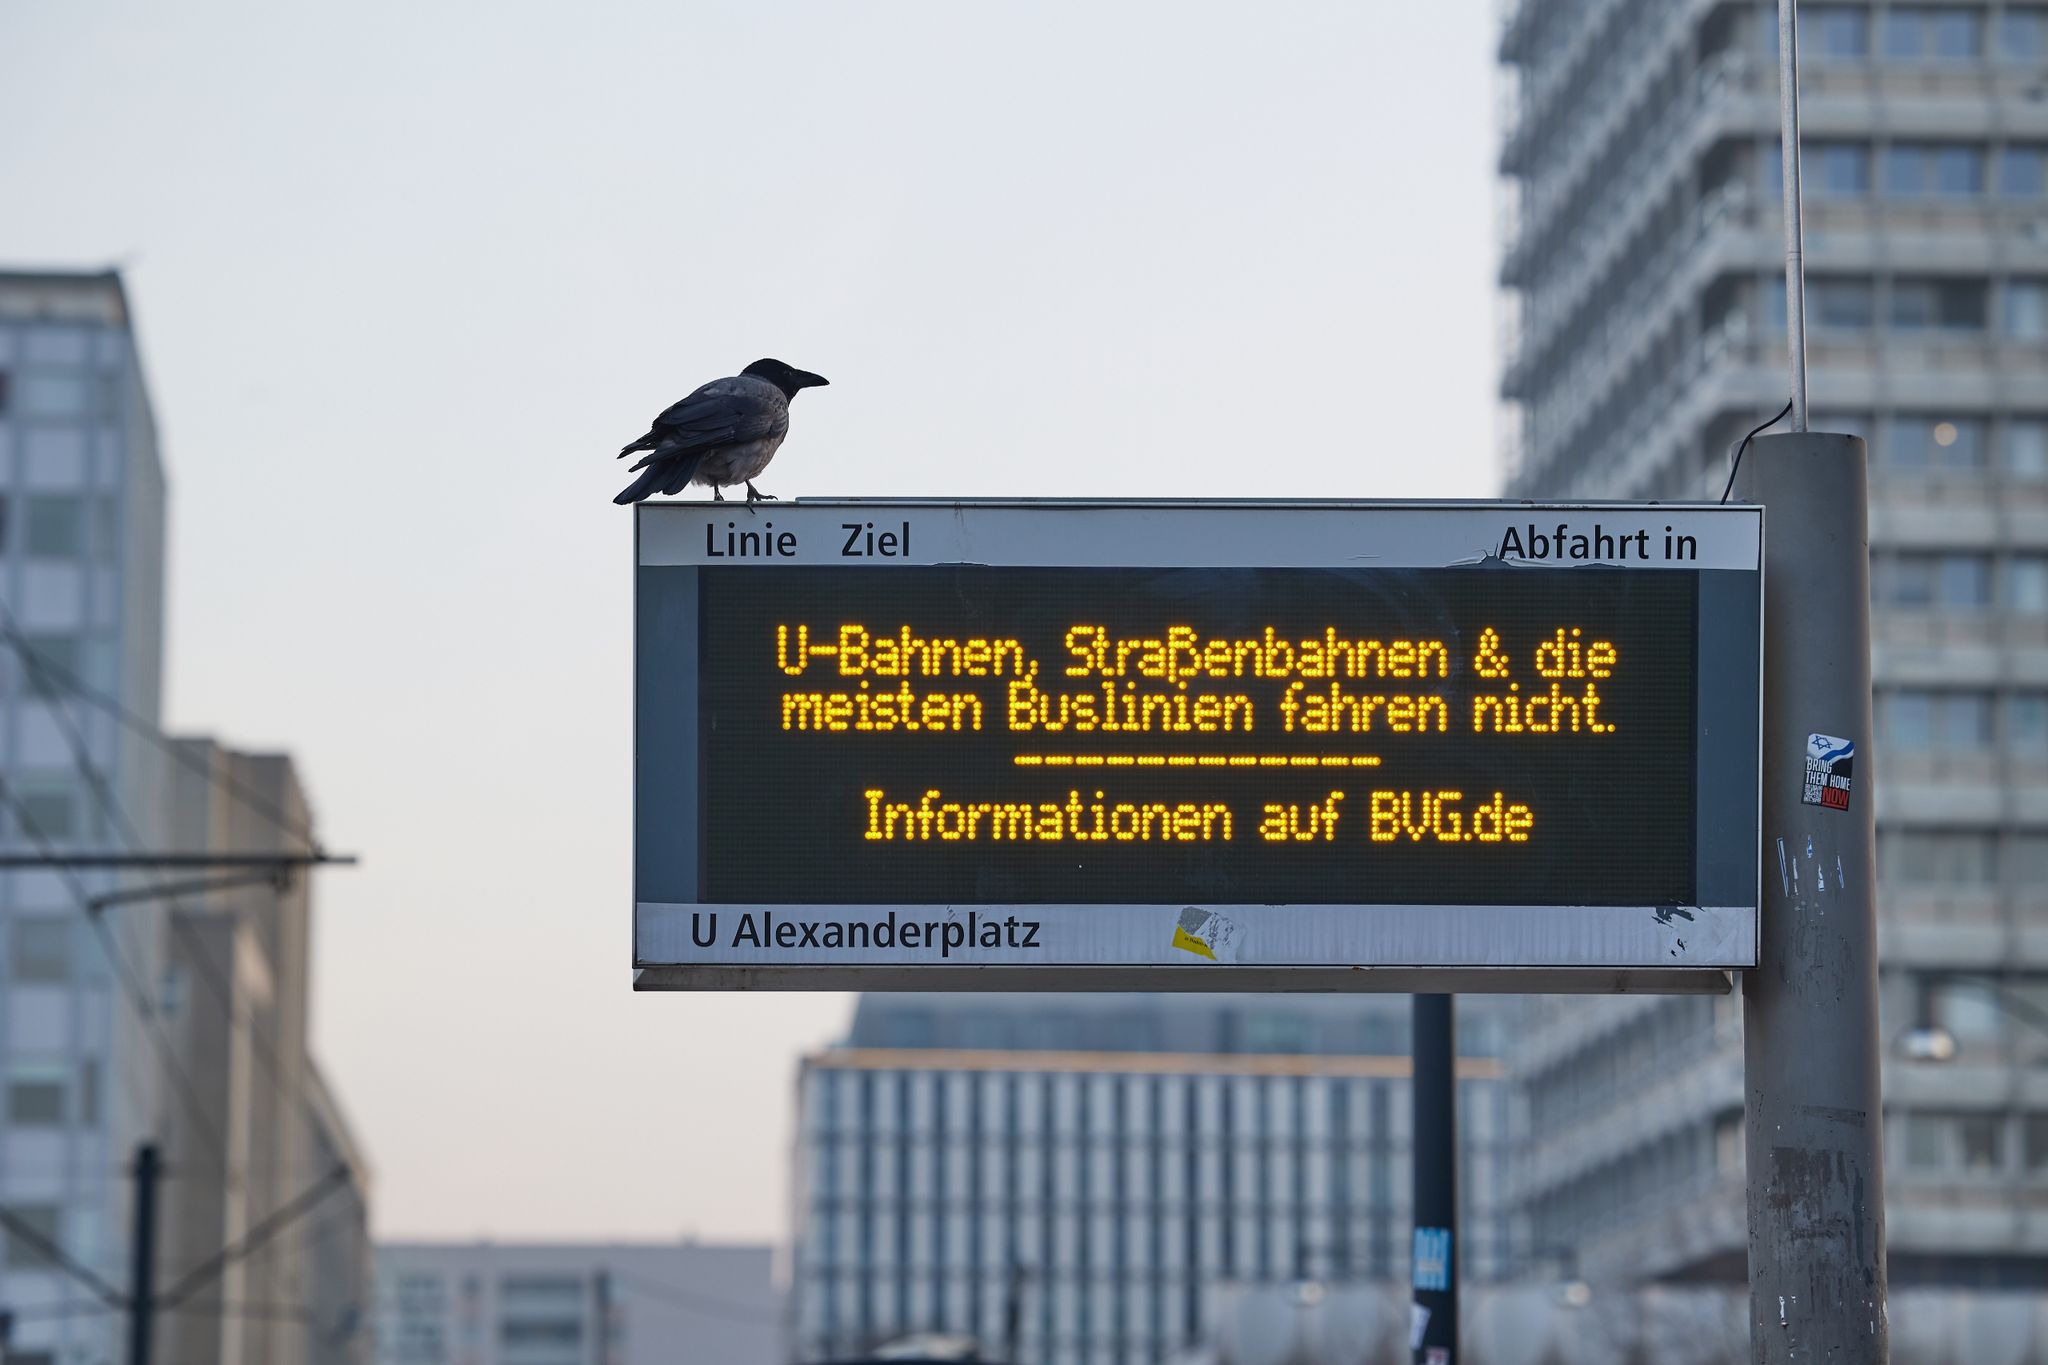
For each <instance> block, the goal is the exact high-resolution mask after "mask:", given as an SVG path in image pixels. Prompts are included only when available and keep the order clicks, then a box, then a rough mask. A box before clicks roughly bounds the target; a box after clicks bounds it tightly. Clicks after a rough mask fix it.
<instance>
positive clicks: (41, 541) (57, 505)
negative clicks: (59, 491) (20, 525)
mask: <svg viewBox="0 0 2048 1365" xmlns="http://www.w3.org/2000/svg"><path fill="white" fill-rule="evenodd" d="M27 502H28V505H27V519H28V524H27V527H26V534H27V541H28V552H29V553H30V554H32V555H40V556H44V557H46V558H51V559H68V558H74V557H76V556H77V555H79V554H80V553H82V552H83V551H84V549H85V504H84V502H83V501H82V500H80V499H78V498H75V497H66V496H63V495H39V494H31V495H30V496H29V498H28V500H27Z"/></svg>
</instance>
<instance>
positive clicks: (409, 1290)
mask: <svg viewBox="0 0 2048 1365" xmlns="http://www.w3.org/2000/svg"><path fill="white" fill-rule="evenodd" d="M773 1272H774V1253H773V1252H772V1251H771V1250H770V1249H769V1248H768V1247H765V1246H721V1245H713V1244H709V1243H698V1242H673V1243H656V1242H624V1243H616V1242H615V1243H579V1242H562V1243H545V1242H536V1243H521V1242H471V1243H461V1242H393V1243H386V1244H384V1245H382V1246H379V1247H378V1248H377V1304H376V1339H377V1356H376V1360H377V1365H671V1362H675V1361H706V1362H712V1361H715V1362H717V1365H782V1362H783V1361H785V1360H787V1359H789V1356H788V1353H787V1350H786V1348H785V1343H784V1336H785V1324H784V1321H783V1308H782V1300H781V1295H780V1294H779V1293H778V1292H777V1291H776V1288H775V1283H774V1273H773Z"/></svg>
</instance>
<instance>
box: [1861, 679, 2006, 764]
mask: <svg viewBox="0 0 2048 1365" xmlns="http://www.w3.org/2000/svg"><path fill="white" fill-rule="evenodd" d="M1883 724H1884V740H1885V743H1887V744H1889V745H1890V746H1891V747H1892V748H1894V749H1898V750H1914V751H1925V750H1930V749H1941V750H1948V751H1968V750H1972V749H1984V748H1988V747H1990V744H1991V694H1990V693H1989V692H1931V691H1927V690H1925V689H1922V688H1902V689H1900V690H1898V691H1896V692H1891V693H1888V694H1886V695H1885V697H1884V720H1883Z"/></svg>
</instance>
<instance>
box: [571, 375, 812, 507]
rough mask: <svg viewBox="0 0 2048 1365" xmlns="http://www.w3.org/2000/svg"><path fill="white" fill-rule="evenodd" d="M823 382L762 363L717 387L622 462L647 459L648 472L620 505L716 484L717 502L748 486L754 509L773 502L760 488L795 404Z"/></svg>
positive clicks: (658, 427)
mask: <svg viewBox="0 0 2048 1365" xmlns="http://www.w3.org/2000/svg"><path fill="white" fill-rule="evenodd" d="M825 382H826V381H825V378H824V376H823V375H816V374H812V373H810V372H809V371H807V370H799V369H796V368H795V367H793V366H790V365H785V364H783V363H782V362H781V361H779V360H757V361H755V362H754V363H753V364H751V365H749V366H747V368H745V369H744V370H741V371H740V372H739V373H738V374H736V375H734V376H733V377H732V378H730V379H714V380H712V381H711V382H710V383H709V384H706V385H705V386H704V387H703V388H701V389H698V390H697V391H696V392H695V393H693V394H691V395H690V396H689V397H688V398H685V399H683V401H682V402H680V403H677V404H676V405H675V406H674V407H671V408H670V409H669V410H668V411H666V412H664V413H662V414H661V416H659V417H657V418H655V419H654V425H653V426H652V427H649V428H648V431H647V434H646V435H645V436H642V437H641V438H640V439H639V440H637V441H634V442H633V443H632V444H630V445H628V446H627V447H626V448H625V449H624V450H621V451H620V452H619V454H620V455H621V456H626V455H630V454H632V453H633V452H634V451H636V450H644V451H647V452H648V454H646V455H645V456H643V457H641V460H640V463H638V464H636V465H634V466H633V468H634V469H636V470H643V469H644V470H645V471H646V472H645V473H643V474H641V475H640V477H639V478H637V479H635V480H633V482H632V483H631V484H630V485H628V486H627V487H626V489H625V490H624V491H623V492H621V493H620V494H619V495H618V496H617V497H616V498H613V499H612V501H613V502H616V503H632V502H639V501H640V500H641V499H642V498H645V497H648V496H650V495H651V494H655V493H669V494H675V493H680V492H682V491H683V489H684V488H686V487H688V486H689V485H690V484H693V483H702V484H709V485H710V486H711V496H712V497H713V498H714V499H716V500H718V501H720V502H723V501H724V500H725V495H724V494H723V493H721V492H719V491H718V490H719V489H720V488H722V487H730V486H731V485H733V484H736V483H743V484H745V485H746V486H747V501H748V502H753V501H754V500H755V499H756V498H768V497H772V496H773V495H772V494H769V493H763V492H761V491H760V490H759V489H757V488H755V487H754V480H755V479H757V478H759V477H760V475H761V471H762V470H764V469H766V468H767V467H768V462H769V461H770V460H772V459H774V458H775V451H776V448H777V447H779V446H780V445H781V444H782V438H783V437H785V436H787V435H788V434H789V400H790V399H792V398H794V397H796V395H797V390H799V389H814V388H819V387H821V386H823V385H824V384H825Z"/></svg>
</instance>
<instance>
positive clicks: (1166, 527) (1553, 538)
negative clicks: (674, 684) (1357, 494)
mask: <svg viewBox="0 0 2048 1365" xmlns="http://www.w3.org/2000/svg"><path fill="white" fill-rule="evenodd" d="M639 517H640V522H639V525H640V537H639V544H640V551H639V553H640V563H641V565H643V566H649V567H652V566H664V565H689V566H701V565H717V564H744V565H748V566H753V567H761V566H767V567H773V566H776V565H789V564H799V565H818V564H838V565H846V566H853V567H865V568H889V567H894V566H900V565H907V564H984V565H999V566H1019V567H1021V566H1034V565H1044V566H1072V567H1078V568H1178V567H1187V568H1211V569H1214V568H1225V569H1228V568H1245V569H1266V568H1345V569H1375V568H1378V569H1390V568H1391V569H1428V568H1444V567H1448V566H1451V565H1459V564H1475V563H1479V562H1481V561H1483V560H1486V559H1488V558H1499V559H1502V560H1504V561H1506V562H1508V563H1510V564H1518V565H1522V564H1526V565H1529V566H1532V567H1537V568H1590V567H1593V566H1605V567H1610V568H1629V569H1682V570H1693V569H1747V570H1755V569H1757V568H1758V567H1759V566H1760V565H1761V562H1762V545H1763V513H1762V510H1761V509H1760V508H1756V507H1746V506H1744V507H1715V506H1693V505H1661V506H1660V505H1656V504H1619V503H1611V504H1572V505H1534V504H1523V503H1456V504H1418V503H1356V504H1343V505H1338V504H1331V503H1298V504H1271V503H1266V504H1258V503H1254V504H1245V503H1237V504H1229V503H1209V504H1203V503H1151V504H1147V503H1070V502H1044V503H1026V502H1012V503H975V502H958V503H951V502H880V501H877V502H867V501H858V502H837V501H834V502H794V503H774V502H764V503H757V504H755V506H754V508H753V509H752V510H751V511H750V510H749V509H748V507H747V506H746V504H744V503H739V502H654V503H643V504H641V505H640V508H639Z"/></svg>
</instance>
